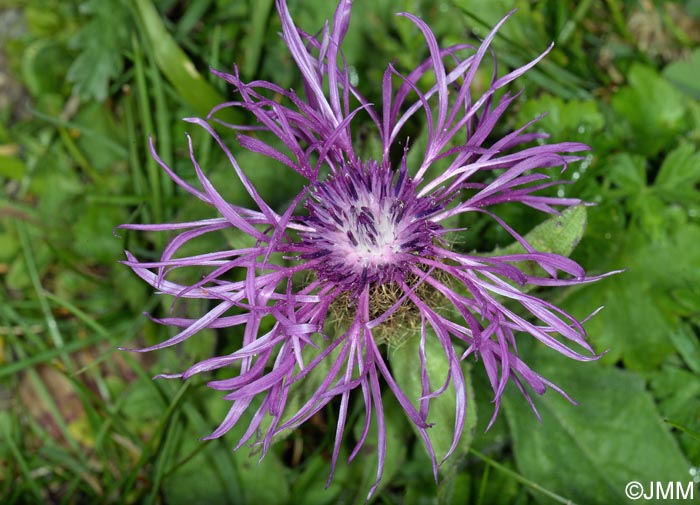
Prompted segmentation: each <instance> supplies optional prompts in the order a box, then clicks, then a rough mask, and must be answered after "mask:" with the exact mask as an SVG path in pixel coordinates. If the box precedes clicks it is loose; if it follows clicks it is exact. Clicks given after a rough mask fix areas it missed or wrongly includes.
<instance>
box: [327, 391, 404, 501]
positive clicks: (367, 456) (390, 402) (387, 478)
mask: <svg viewBox="0 0 700 505" xmlns="http://www.w3.org/2000/svg"><path fill="white" fill-rule="evenodd" d="M382 403H383V407H384V423H385V429H386V458H385V459H384V471H383V474H382V480H381V482H380V483H379V486H378V487H377V489H376V490H375V496H376V495H379V494H380V493H381V492H382V489H384V488H385V487H387V486H388V485H390V484H391V481H392V479H393V478H394V477H395V476H396V474H397V473H398V472H399V470H401V468H402V467H403V465H404V462H405V460H406V455H407V447H406V441H407V440H408V437H407V436H406V435H407V432H409V433H410V428H409V427H408V426H407V425H408V423H407V421H406V415H405V414H404V412H403V410H402V409H401V406H400V405H399V404H398V402H397V401H396V400H395V399H394V398H393V397H392V393H391V392H390V391H387V392H386V393H385V394H384V395H383V398H382ZM364 425H365V417H364V416H363V415H360V416H358V419H357V422H356V423H355V426H354V427H353V434H354V435H355V439H356V440H359V437H360V435H362V430H363V428H364ZM378 443H379V440H378V438H377V418H376V414H375V415H373V417H372V422H371V423H370V428H369V434H368V435H367V439H366V440H365V444H364V445H363V447H362V449H360V452H359V454H358V455H357V456H356V458H355V459H354V460H353V462H352V464H351V466H350V472H348V474H347V475H348V476H349V477H351V478H352V477H355V479H357V478H360V479H361V484H360V485H358V483H357V480H355V479H353V480H354V481H353V482H348V481H346V482H344V483H343V484H344V486H343V487H345V488H346V489H353V494H354V495H355V502H362V501H364V500H365V498H366V497H367V493H369V490H370V489H371V488H372V485H374V481H375V480H376V479H377V457H378V454H377V447H378V445H377V444H378ZM340 463H341V464H344V461H341V462H340Z"/></svg>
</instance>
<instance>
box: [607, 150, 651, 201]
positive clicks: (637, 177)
mask: <svg viewBox="0 0 700 505" xmlns="http://www.w3.org/2000/svg"><path fill="white" fill-rule="evenodd" d="M606 166H607V167H609V168H608V169H607V170H606V172H607V174H606V175H607V178H608V179H609V180H610V182H612V183H613V184H615V185H616V186H617V187H619V188H620V189H621V190H622V191H623V193H624V194H625V195H631V196H636V195H638V194H639V193H640V192H641V191H643V190H645V189H646V187H647V174H646V159H645V158H644V157H643V156H639V155H634V154H629V153H621V154H618V155H613V156H611V157H610V158H609V159H608V160H607V163H606Z"/></svg>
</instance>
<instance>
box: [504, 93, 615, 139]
mask: <svg viewBox="0 0 700 505" xmlns="http://www.w3.org/2000/svg"><path fill="white" fill-rule="evenodd" d="M542 114H546V115H545V116H544V117H543V118H542V119H540V120H539V121H538V122H537V123H536V124H535V125H534V127H533V128H537V129H538V130H542V131H545V132H548V133H551V134H552V138H553V140H555V141H560V140H567V141H573V140H576V141H580V142H591V141H592V140H593V139H594V136H595V134H596V133H597V132H599V131H600V130H601V129H602V128H603V127H604V126H605V119H604V117H603V115H602V114H601V112H600V111H599V110H598V104H597V103H596V102H595V101H594V100H571V101H567V102H565V101H564V100H562V99H561V98H559V97H555V96H552V95H547V94H545V95H542V96H540V97H538V98H536V99H534V100H528V101H527V102H525V103H524V104H523V106H522V108H521V109H520V111H518V115H517V124H525V123H527V122H528V121H532V120H533V119H535V118H536V117H538V116H540V115H542Z"/></svg>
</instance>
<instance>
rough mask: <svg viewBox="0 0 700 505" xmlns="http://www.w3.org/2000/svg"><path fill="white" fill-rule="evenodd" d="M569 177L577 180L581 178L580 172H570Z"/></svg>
mask: <svg viewBox="0 0 700 505" xmlns="http://www.w3.org/2000/svg"><path fill="white" fill-rule="evenodd" d="M571 178H572V179H573V180H575V181H578V180H579V179H580V178H581V172H578V171H576V172H574V173H573V174H571Z"/></svg>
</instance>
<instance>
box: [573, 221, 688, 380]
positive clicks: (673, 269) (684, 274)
mask: <svg viewBox="0 0 700 505" xmlns="http://www.w3.org/2000/svg"><path fill="white" fill-rule="evenodd" d="M697 243H700V227H698V226H694V225H689V224H686V225H682V226H676V227H674V229H673V232H672V233H670V234H668V235H666V234H664V235H661V236H660V237H659V238H658V240H656V241H654V242H651V241H650V240H649V238H648V236H647V235H646V234H644V233H641V232H639V231H637V232H635V231H632V230H630V231H628V233H627V237H626V240H625V242H624V247H623V248H622V249H621V250H620V252H619V254H618V255H617V256H615V257H611V258H609V259H608V264H607V267H606V268H621V267H623V268H626V270H625V271H624V272H623V273H621V274H618V275H616V276H614V277H611V278H607V279H605V280H603V281H601V282H597V283H594V284H590V285H587V286H584V287H581V288H579V289H577V290H576V291H575V292H574V294H573V295H572V296H570V297H568V298H567V299H566V300H565V302H564V303H563V304H562V308H563V309H564V310H566V311H567V312H569V313H571V314H573V315H575V316H577V317H579V318H581V317H585V316H587V315H588V314H590V313H591V312H593V311H594V310H596V309H597V308H599V307H601V306H603V307H604V309H603V310H602V311H601V312H600V313H599V314H597V315H596V316H595V317H594V318H592V319H591V320H590V321H588V322H587V323H586V329H587V331H588V334H589V336H590V339H591V341H592V342H593V344H594V347H596V348H597V349H598V350H599V351H605V350H607V351H608V353H607V354H606V355H605V356H604V357H603V358H602V359H603V361H605V362H608V363H611V364H612V363H616V362H618V361H619V360H622V362H623V364H624V365H625V367H627V368H628V369H631V370H647V371H648V370H654V369H655V368H657V367H658V366H659V365H660V364H661V363H662V362H663V361H664V359H665V358H666V357H667V356H669V355H670V354H673V353H674V352H675V347H674V345H673V343H672V341H671V340H670V338H669V335H671V334H672V333H674V332H675V331H677V330H678V328H679V325H680V324H681V320H682V319H681V318H683V317H686V314H687V309H685V308H684V307H682V306H679V304H678V302H677V301H676V299H675V298H674V296H675V295H674V294H675V293H678V290H680V289H686V288H688V287H690V286H693V285H697V284H699V283H700V271H699V270H698V268H697V265H699V264H700V249H698V247H697V245H696V244H697Z"/></svg>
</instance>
